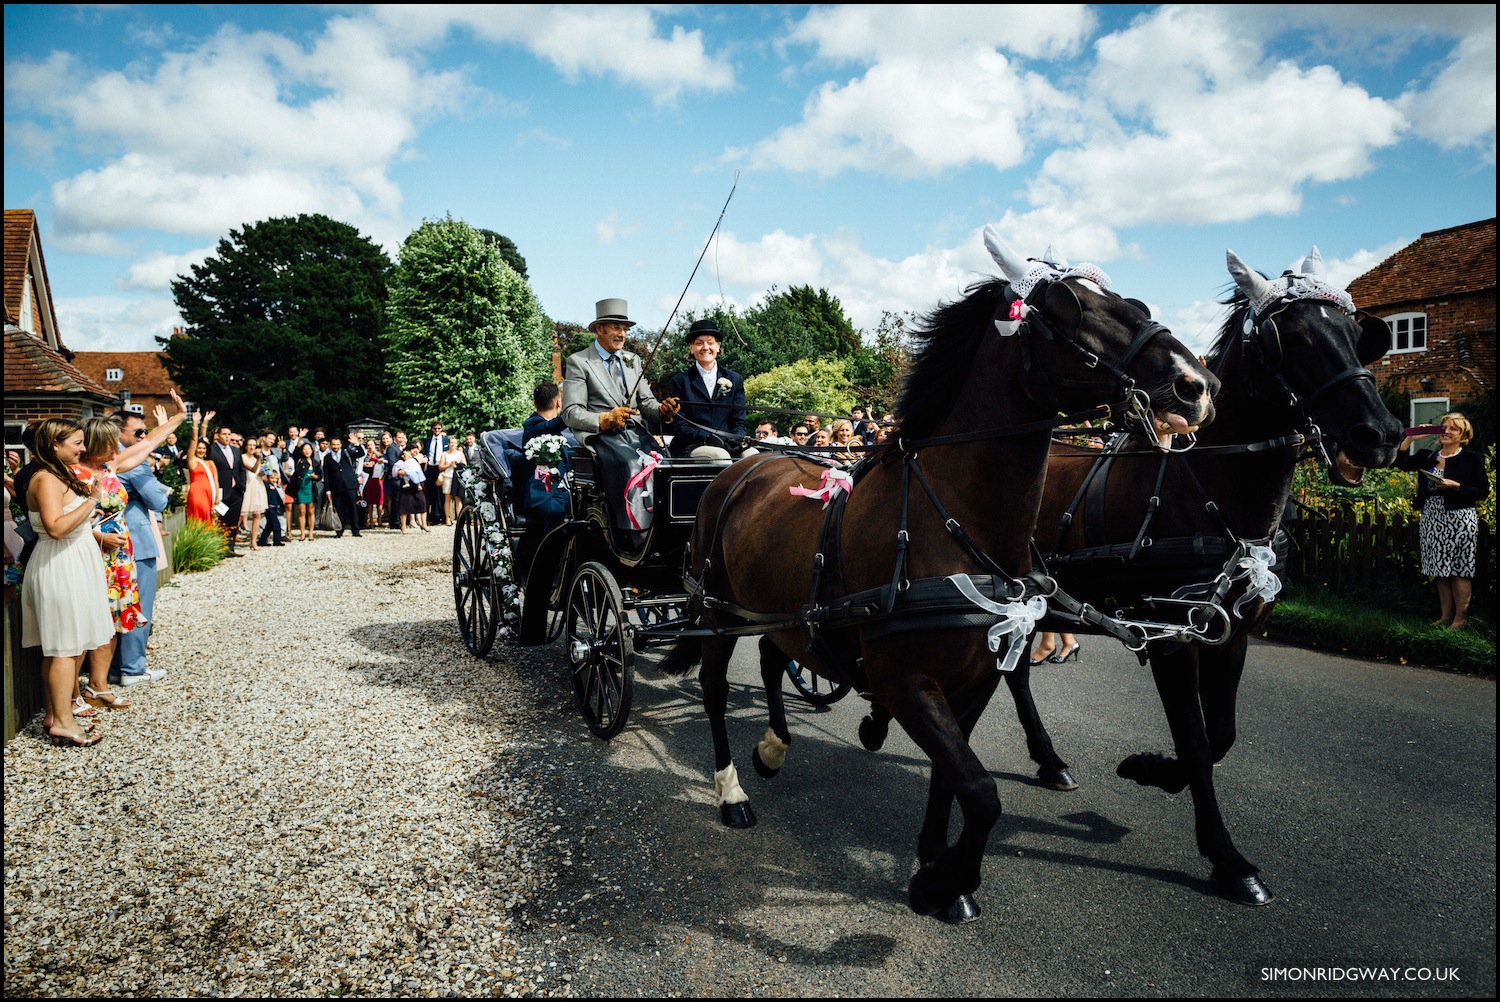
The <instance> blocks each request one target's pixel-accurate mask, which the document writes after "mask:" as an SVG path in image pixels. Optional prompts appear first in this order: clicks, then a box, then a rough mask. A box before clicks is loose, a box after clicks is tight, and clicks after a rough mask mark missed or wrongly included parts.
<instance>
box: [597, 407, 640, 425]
mask: <svg viewBox="0 0 1500 1002" xmlns="http://www.w3.org/2000/svg"><path fill="white" fill-rule="evenodd" d="M634 413H635V411H633V410H631V409H630V408H629V407H616V408H615V409H614V410H610V411H605V412H604V413H603V414H600V415H599V430H600V431H617V430H619V429H621V428H623V427H625V422H626V421H629V420H630V416H631V415H632V414H634Z"/></svg>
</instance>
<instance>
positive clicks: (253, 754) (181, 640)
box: [5, 528, 568, 996]
mask: <svg viewBox="0 0 1500 1002" xmlns="http://www.w3.org/2000/svg"><path fill="white" fill-rule="evenodd" d="M451 538H452V536H451V530H448V529H442V528H438V529H436V530H435V531H434V532H433V534H431V535H422V534H417V535H414V536H405V537H403V536H401V535H400V534H398V533H391V532H384V531H380V532H372V533H367V534H366V535H365V536H364V538H361V539H353V538H352V537H349V536H346V537H344V538H343V539H338V540H335V539H332V538H328V539H319V540H318V541H317V542H315V543H312V544H306V543H299V544H293V545H289V546H287V547H285V548H283V549H282V550H281V551H280V552H276V551H275V550H270V551H265V552H259V553H247V554H246V556H245V557H244V558H243V559H240V560H231V561H225V562H224V563H223V564H221V565H220V566H219V567H217V568H215V569H214V570H212V571H210V572H208V573H205V574H196V575H183V576H180V577H179V578H178V579H177V580H176V581H175V582H174V583H173V585H172V586H170V587H168V588H167V589H165V590H164V591H163V592H162V594H161V596H160V597H159V599H158V601H157V619H158V622H157V629H156V635H157V637H158V639H159V640H160V641H161V642H162V645H163V646H162V650H161V651H160V652H159V654H157V655H156V660H155V662H154V664H156V665H157V666H158V667H164V668H168V669H169V670H170V673H171V674H170V677H169V678H168V679H167V680H166V681H165V682H162V683H159V684H153V685H150V686H142V687H137V688H135V689H133V690H131V692H130V695H131V697H132V698H133V699H134V700H135V701H136V705H135V706H134V707H132V708H131V709H129V710H123V711H116V712H114V713H112V714H110V715H109V717H108V719H105V720H103V722H102V724H101V729H102V731H103V733H104V735H105V738H104V741H103V742H102V743H101V744H99V745H98V746H97V747H95V748H92V749H83V750H79V749H60V748H53V747H51V746H49V745H47V744H45V743H44V742H43V741H42V740H41V739H40V729H39V728H40V722H39V721H40V718H38V721H37V722H34V723H33V724H32V726H31V728H30V729H28V731H27V732H25V733H23V734H21V735H19V736H18V737H17V738H16V739H15V740H13V741H12V742H11V743H10V744H9V745H8V746H7V747H6V749H5V991H6V993H7V994H27V995H117V994H119V995H168V996H170V995H308V996H324V995H330V994H335V995H341V994H360V995H391V994H394V995H424V996H425V995H447V994H449V993H457V994H460V995H481V994H483V995H493V994H498V995H549V994H566V993H568V984H567V981H566V980H565V977H566V975H567V972H566V971H560V970H559V969H558V968H557V965H556V962H555V961H553V960H550V959H548V953H549V949H548V944H547V943H546V942H545V940H544V939H539V937H538V936H537V935H535V934H533V933H532V932H531V931H530V930H529V929H528V928H527V925H528V920H526V919H524V918H522V917H521V916H522V915H523V914H525V913H526V911H527V908H528V905H530V904H531V903H532V902H533V901H535V900H536V898H537V896H538V894H539V893H540V892H541V891H542V890H543V889H544V888H545V887H547V886H548V885H549V884H550V883H551V882H552V881H553V876H552V869H553V866H552V864H550V863H548V862H546V860H545V858H544V857H545V856H546V855H547V851H548V849H547V847H548V843H549V839H551V838H552V837H553V836H554V835H555V833H556V832H557V831H558V820H557V819H555V818H554V816H553V808H552V807H551V806H550V804H549V802H548V798H547V796H545V795H544V794H542V793H541V792H539V791H537V790H536V789H535V788H534V787H533V786H532V785H531V784H530V783H529V782H528V781H527V780H526V779H525V777H524V775H522V774H521V773H523V772H524V769H518V768H514V766H515V765H516V764H517V763H523V762H525V761H527V760H529V759H530V758H531V757H532V756H531V755H530V754H529V753H528V745H527V738H526V736H525V735H526V733H527V727H526V723H527V721H528V718H529V716H530V711H528V709H527V705H528V700H527V699H525V698H523V697H522V695H521V694H520V693H519V691H518V684H517V683H516V682H515V681H513V680H514V679H516V678H517V672H515V671H514V670H510V669H508V668H507V667H506V666H504V665H500V664H490V665H483V664H480V663H479V662H477V661H475V660H474V659H473V658H471V657H470V656H469V655H468V654H467V653H466V652H465V651H464V650H463V648H462V646H461V645H460V644H459V643H458V641H457V631H456V628H455V626H454V622H453V599H452V594H453V593H452V582H451V577H450V573H449V556H448V547H449V546H450V541H451ZM101 713H102V711H101Z"/></svg>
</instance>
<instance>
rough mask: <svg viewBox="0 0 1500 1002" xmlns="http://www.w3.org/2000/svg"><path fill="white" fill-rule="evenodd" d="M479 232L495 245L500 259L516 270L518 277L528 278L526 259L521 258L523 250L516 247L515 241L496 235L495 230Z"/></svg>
mask: <svg viewBox="0 0 1500 1002" xmlns="http://www.w3.org/2000/svg"><path fill="white" fill-rule="evenodd" d="M477 232H478V233H479V235H480V236H482V237H484V238H485V239H486V240H488V241H489V242H490V243H492V244H494V246H495V249H496V250H498V251H499V252H500V257H501V258H502V259H503V260H504V261H505V263H506V264H508V265H510V266H511V267H512V268H514V269H515V270H516V274H517V275H520V276H521V277H522V278H527V277H528V276H527V274H526V259H525V258H524V257H522V256H521V249H520V248H519V247H517V246H516V242H515V241H514V240H512V239H511V238H510V237H508V236H506V235H505V234H503V233H496V232H495V231H494V230H486V229H479V230H477Z"/></svg>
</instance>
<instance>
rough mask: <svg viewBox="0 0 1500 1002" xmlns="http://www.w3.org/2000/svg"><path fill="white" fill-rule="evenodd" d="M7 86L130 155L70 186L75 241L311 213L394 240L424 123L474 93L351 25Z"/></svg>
mask: <svg viewBox="0 0 1500 1002" xmlns="http://www.w3.org/2000/svg"><path fill="white" fill-rule="evenodd" d="M6 73H7V95H8V96H9V95H14V99H15V100H16V101H17V102H19V103H21V104H23V105H26V106H30V107H32V108H34V109H36V110H38V111H40V112H41V113H43V114H45V115H47V116H50V117H52V118H54V119H57V120H61V121H63V122H66V123H67V124H68V126H69V128H70V129H71V130H72V131H73V132H75V133H76V134H77V135H78V136H79V143H80V145H83V144H103V145H105V146H111V145H112V146H115V147H117V148H119V149H121V150H122V152H121V153H120V154H119V155H118V156H116V157H115V158H114V159H112V160H109V161H108V162H105V163H104V164H103V165H102V166H100V167H97V168H95V169H93V170H89V171H85V172H83V173H81V174H78V175H76V176H74V177H71V178H67V179H65V180H62V181H59V182H57V183H56V184H54V186H53V190H52V194H53V201H54V204H55V206H56V209H57V215H56V220H57V226H58V230H59V232H60V233H62V234H64V235H82V234H89V233H98V232H101V231H110V230H117V229H131V228H142V229H156V230H165V231H167V232H173V233H191V234H198V235H207V234H213V233H222V232H223V231H224V230H225V229H226V228H228V227H229V226H234V225H239V224H241V223H244V222H246V221H249V220H254V219H258V218H264V217H266V216H269V215H284V214H288V213H295V212H324V213H327V214H328V215H331V216H335V217H337V218H341V219H345V220H348V221H350V222H352V223H354V224H355V225H359V226H362V227H365V228H375V229H386V228H390V226H391V225H392V223H393V221H394V220H395V219H396V218H397V217H398V215H399V210H400V204H401V194H400V191H399V189H398V188H397V186H396V185H395V184H394V182H392V181H391V179H390V178H389V176H388V174H387V170H388V168H389V167H390V165H391V164H392V163H393V161H394V160H395V159H396V158H397V157H398V156H400V155H402V153H403V150H404V148H405V146H406V145H407V144H408V143H409V142H410V141H411V140H412V139H414V138H415V136H416V132H417V121H418V119H419V118H420V117H422V116H424V115H427V114H431V113H434V112H437V111H439V110H443V109H446V108H451V107H453V106H454V105H455V104H456V103H457V102H458V101H459V100H461V98H462V97H463V94H464V85H463V83H462V80H461V78H460V77H459V76H458V75H457V74H453V73H427V72H422V71H420V70H418V69H417V68H416V67H415V66H414V65H413V64H412V63H411V62H409V61H408V60H407V59H405V58H404V57H402V56H399V55H397V54H396V53H394V52H393V51H392V50H391V47H390V46H388V45H386V44H384V42H383V40H382V38H381V34H380V32H379V31H376V30H375V29H374V28H373V26H371V25H370V24H368V23H363V22H360V21H357V20H355V19H352V18H342V17H339V18H333V19H331V20H330V21H329V22H328V23H327V25H326V26H325V30H324V32H323V34H322V35H321V36H320V37H319V38H318V39H317V40H316V41H315V42H314V43H313V44H312V46H311V47H310V48H304V47H303V46H300V45H298V44H296V43H294V42H292V41H290V40H289V39H287V38H284V37H281V36H278V35H274V34H270V33H267V32H256V33H250V34H246V33H244V32H241V31H240V30H238V29H237V28H234V27H233V26H226V27H224V28H222V29H221V30H220V31H219V32H217V33H216V34H215V35H214V36H212V37H211V38H209V39H207V40H206V41H204V42H202V43H201V44H199V45H198V46H197V47H195V48H193V49H190V50H185V51H177V52H168V53H165V54H163V55H162V56H161V57H160V59H159V60H158V61H157V62H156V63H155V64H154V65H152V66H151V67H149V68H147V69H141V70H135V71H132V72H130V73H126V72H102V73H96V74H91V73H90V72H89V71H88V70H87V69H86V68H85V67H83V66H82V65H80V64H79V63H78V61H77V60H75V59H73V58H72V57H70V56H67V55H65V54H54V55H52V56H51V57H49V58H48V59H46V60H44V61H39V62H32V63H27V62H24V61H12V62H11V63H10V64H9V65H8V66H7V68H6ZM292 94H297V95H298V96H299V97H298V98H297V99H294V98H293V97H292V96H291V95H292Z"/></svg>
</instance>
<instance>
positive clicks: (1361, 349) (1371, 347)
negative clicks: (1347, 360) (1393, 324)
mask: <svg viewBox="0 0 1500 1002" xmlns="http://www.w3.org/2000/svg"><path fill="white" fill-rule="evenodd" d="M1354 319H1355V320H1356V321H1358V322H1359V344H1358V345H1357V346H1355V349H1354V353H1355V355H1356V356H1358V358H1359V364H1360V365H1370V364H1372V363H1374V362H1377V361H1379V360H1380V359H1382V358H1384V357H1385V354H1386V352H1388V351H1390V350H1391V328H1390V325H1389V324H1387V323H1386V322H1385V321H1384V320H1382V319H1380V318H1379V317H1377V316H1373V315H1371V314H1369V313H1365V312H1364V311H1363V310H1361V311H1360V312H1359V313H1356V314H1355V316H1354Z"/></svg>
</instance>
